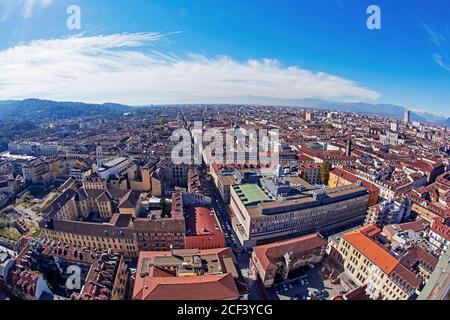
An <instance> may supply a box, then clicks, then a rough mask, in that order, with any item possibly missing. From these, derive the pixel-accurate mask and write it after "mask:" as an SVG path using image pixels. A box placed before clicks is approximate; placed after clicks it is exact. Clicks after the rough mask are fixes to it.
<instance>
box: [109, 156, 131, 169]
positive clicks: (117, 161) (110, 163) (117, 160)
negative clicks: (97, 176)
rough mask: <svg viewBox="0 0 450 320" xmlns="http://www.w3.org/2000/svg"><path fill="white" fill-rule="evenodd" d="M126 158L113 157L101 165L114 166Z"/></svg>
mask: <svg viewBox="0 0 450 320" xmlns="http://www.w3.org/2000/svg"><path fill="white" fill-rule="evenodd" d="M126 160H128V158H125V157H119V158H115V159H113V160H111V161H108V162H105V163H104V164H103V166H104V167H106V168H112V167H115V166H117V165H119V164H121V163H122V162H124V161H126Z"/></svg>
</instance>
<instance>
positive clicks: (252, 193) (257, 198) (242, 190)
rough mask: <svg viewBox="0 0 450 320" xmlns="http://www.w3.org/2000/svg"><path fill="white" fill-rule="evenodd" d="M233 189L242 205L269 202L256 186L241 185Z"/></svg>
mask: <svg viewBox="0 0 450 320" xmlns="http://www.w3.org/2000/svg"><path fill="white" fill-rule="evenodd" d="M233 188H234V190H235V191H236V193H237V194H238V196H239V198H240V199H241V201H242V203H243V204H244V205H248V204H251V203H257V202H263V201H269V200H271V199H270V197H269V196H268V195H267V194H266V193H265V192H264V191H262V190H261V188H260V187H259V186H258V185H256V184H241V185H238V186H234V187H233Z"/></svg>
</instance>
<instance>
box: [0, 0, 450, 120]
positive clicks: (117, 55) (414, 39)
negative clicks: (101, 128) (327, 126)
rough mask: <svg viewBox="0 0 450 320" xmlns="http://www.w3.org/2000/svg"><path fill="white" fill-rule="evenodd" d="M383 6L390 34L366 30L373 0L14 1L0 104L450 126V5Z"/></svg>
mask: <svg viewBox="0 0 450 320" xmlns="http://www.w3.org/2000/svg"><path fill="white" fill-rule="evenodd" d="M377 2H378V3H377V4H378V5H379V7H380V9H381V19H382V20H381V21H382V25H381V30H369V29H368V28H367V27H366V20H367V18H368V17H369V15H368V14H367V13H366V9H367V7H368V6H369V5H370V4H372V3H369V2H368V1H362V0H361V1H352V2H351V3H348V2H347V3H346V4H343V2H341V1H319V2H317V3H308V2H306V1H300V2H298V1H297V2H291V1H285V2H283V3H277V4H275V3H274V2H271V1H265V2H264V5H260V6H256V5H255V3H254V2H246V3H239V2H235V1H229V2H226V3H225V2H221V1H219V2H217V5H215V8H210V7H209V9H208V6H205V4H204V3H202V2H201V1H200V2H196V3H189V4H188V3H184V2H179V1H173V2H171V3H170V4H167V3H163V2H161V1H145V2H144V1H135V2H134V3H133V5H132V6H127V5H126V4H125V3H124V2H123V1H115V2H114V3H110V2H107V1H97V2H96V3H95V4H93V3H92V2H88V1H83V0H81V1H65V0H61V1H52V0H45V1H9V0H2V1H0V27H1V28H0V61H2V64H1V66H0V71H1V73H0V99H1V100H9V99H24V98H41V99H52V100H72V101H83V102H93V103H97V102H118V103H125V104H130V105H140V104H178V103H182V104H183V103H258V104H261V103H264V102H267V103H268V104H273V103H276V102H279V101H283V99H289V100H297V99H305V98H313V99H323V100H327V101H345V102H360V101H362V102H369V103H374V104H380V103H389V104H390V103H392V104H397V105H401V106H404V107H406V108H408V109H410V110H411V111H427V112H430V113H434V114H439V115H444V116H447V117H448V116H449V115H450V114H449V111H448V101H450V92H449V90H448V88H449V87H450V77H449V75H450V70H449V45H448V35H449V25H448V22H447V21H446V12H448V8H449V4H446V3H443V2H442V3H436V6H433V7H432V8H431V7H427V6H426V3H425V2H424V1H417V2H414V3H409V2H406V1H396V2H395V4H393V3H389V2H387V1H377ZM69 5H78V6H79V8H80V10H81V29H79V30H78V29H75V30H69V29H67V27H66V20H67V18H68V17H69V14H67V12H66V9H67V7H68V6H69ZM207 9H208V10H207ZM446 10H447V11H446ZM131 17H132V19H130V18H131ZM281 17H282V18H281ZM336 26H338V27H336ZM276 104H278V103H276ZM280 104H281V103H280Z"/></svg>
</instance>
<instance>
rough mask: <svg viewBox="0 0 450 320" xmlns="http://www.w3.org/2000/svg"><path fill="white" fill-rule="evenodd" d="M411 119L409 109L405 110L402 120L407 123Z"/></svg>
mask: <svg viewBox="0 0 450 320" xmlns="http://www.w3.org/2000/svg"><path fill="white" fill-rule="evenodd" d="M410 121H411V111H409V110H405V114H404V115H403V122H404V123H409V122H410Z"/></svg>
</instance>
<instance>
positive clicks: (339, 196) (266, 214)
mask: <svg viewBox="0 0 450 320" xmlns="http://www.w3.org/2000/svg"><path fill="white" fill-rule="evenodd" d="M368 201H369V193H368V192H367V189H366V188H364V187H362V186H360V185H349V186H343V187H338V188H334V189H327V190H315V191H306V192H302V193H300V194H298V195H295V196H292V197H287V198H284V199H282V200H280V199H275V198H274V196H273V195H271V194H270V193H269V192H268V191H267V190H263V189H261V188H260V187H259V186H258V185H255V184H245V185H236V186H233V188H231V204H230V207H231V209H232V211H233V216H234V217H233V228H234V229H235V231H236V233H237V235H238V238H239V240H240V241H241V243H242V244H243V245H244V246H245V247H248V248H249V247H253V246H255V245H257V244H263V243H265V242H270V241H273V240H281V239H286V238H290V237H295V236H299V235H304V234H309V233H314V232H330V231H336V230H340V229H344V228H348V227H350V226H352V225H357V224H360V223H362V222H363V221H364V217H365V214H366V211H367V207H368Z"/></svg>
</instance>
